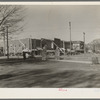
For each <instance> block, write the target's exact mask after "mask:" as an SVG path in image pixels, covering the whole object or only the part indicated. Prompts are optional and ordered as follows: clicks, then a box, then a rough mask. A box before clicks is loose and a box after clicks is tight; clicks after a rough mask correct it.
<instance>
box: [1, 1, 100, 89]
mask: <svg viewBox="0 0 100 100" xmlns="http://www.w3.org/2000/svg"><path fill="white" fill-rule="evenodd" d="M0 88H59V91H66V89H63V88H100V5H18V4H17V3H16V4H13V5H12V4H0Z"/></svg>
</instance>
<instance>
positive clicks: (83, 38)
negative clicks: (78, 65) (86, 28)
mask: <svg viewBox="0 0 100 100" xmlns="http://www.w3.org/2000/svg"><path fill="white" fill-rule="evenodd" d="M83 41H84V54H85V32H83Z"/></svg>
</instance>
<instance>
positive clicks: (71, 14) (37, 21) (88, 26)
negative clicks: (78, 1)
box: [20, 5, 100, 43]
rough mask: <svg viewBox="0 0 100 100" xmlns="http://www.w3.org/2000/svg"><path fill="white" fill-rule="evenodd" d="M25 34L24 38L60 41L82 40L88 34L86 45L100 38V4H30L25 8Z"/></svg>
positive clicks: (21, 36)
mask: <svg viewBox="0 0 100 100" xmlns="http://www.w3.org/2000/svg"><path fill="white" fill-rule="evenodd" d="M25 8H27V9H26V11H25V13H26V17H25V27H24V31H23V32H22V33H21V34H20V38H23V37H24V38H26V37H27V38H28V37H31V38H48V39H54V38H60V39H62V40H65V41H69V40H70V31H69V22H71V40H73V41H76V40H82V41H83V32H85V38H86V39H85V40H86V43H89V42H91V41H92V40H94V39H99V38H100V6H99V5H94V6H93V5H83V6H82V5H32V6H31V5H29V6H25Z"/></svg>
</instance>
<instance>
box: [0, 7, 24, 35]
mask: <svg viewBox="0 0 100 100" xmlns="http://www.w3.org/2000/svg"><path fill="white" fill-rule="evenodd" d="M23 11H24V8H23V6H21V5H0V28H1V31H4V30H3V29H2V27H5V26H7V25H8V26H9V34H12V33H16V32H17V31H21V30H22V28H23V25H22V24H21V22H22V21H23V20H24V16H23Z"/></svg>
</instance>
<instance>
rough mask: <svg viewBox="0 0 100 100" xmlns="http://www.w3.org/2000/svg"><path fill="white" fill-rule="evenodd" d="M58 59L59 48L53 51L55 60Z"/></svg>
mask: <svg viewBox="0 0 100 100" xmlns="http://www.w3.org/2000/svg"><path fill="white" fill-rule="evenodd" d="M59 57H60V49H59V47H56V50H55V59H56V60H59Z"/></svg>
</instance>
